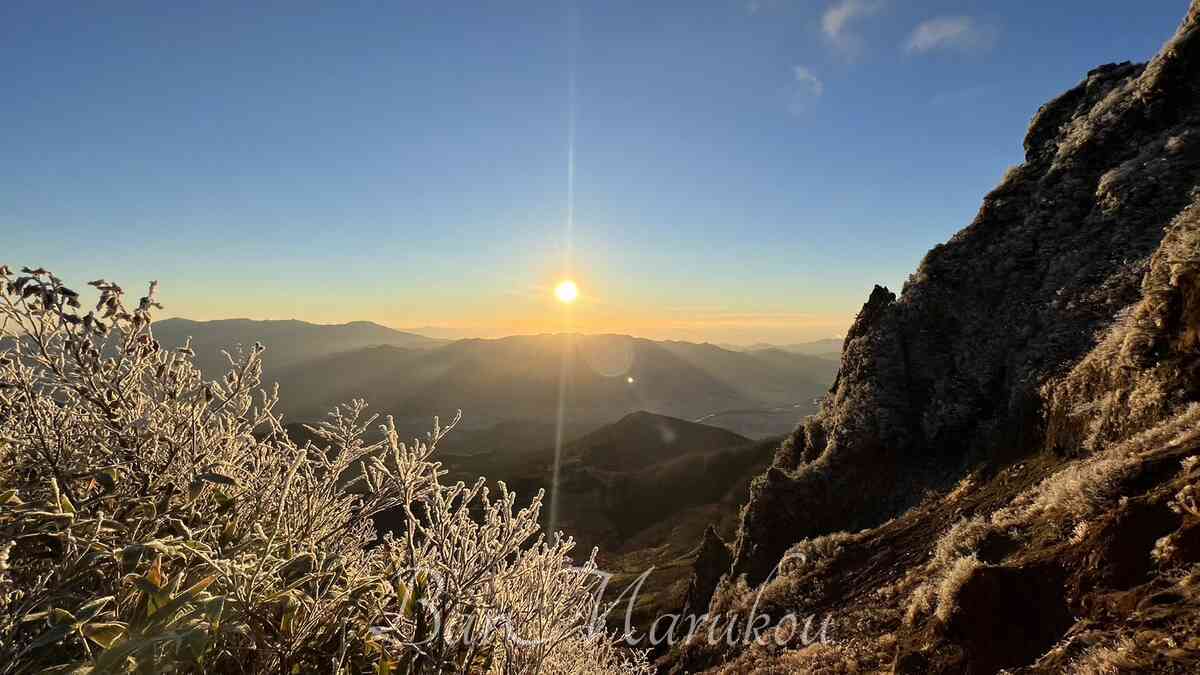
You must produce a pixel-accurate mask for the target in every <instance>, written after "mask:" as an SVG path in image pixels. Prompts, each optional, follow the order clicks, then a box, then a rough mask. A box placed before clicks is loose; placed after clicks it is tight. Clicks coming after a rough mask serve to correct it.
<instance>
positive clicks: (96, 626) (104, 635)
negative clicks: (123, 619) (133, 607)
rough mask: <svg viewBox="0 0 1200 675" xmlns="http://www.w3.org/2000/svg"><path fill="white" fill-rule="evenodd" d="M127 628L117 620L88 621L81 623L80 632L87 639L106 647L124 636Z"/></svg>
mask: <svg viewBox="0 0 1200 675" xmlns="http://www.w3.org/2000/svg"><path fill="white" fill-rule="evenodd" d="M127 628H128V627H127V626H126V625H125V624H123V623H118V622H111V623H88V624H84V625H83V628H81V629H80V632H81V633H83V635H84V637H86V638H87V639H89V640H91V641H92V642H95V643H96V644H98V645H100V646H101V647H104V648H105V649H108V648H110V647H112V646H113V643H115V642H116V641H117V640H120V639H121V638H122V637H124V635H125V631H126V630H127Z"/></svg>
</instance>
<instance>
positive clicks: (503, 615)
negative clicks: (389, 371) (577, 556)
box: [0, 267, 648, 673]
mask: <svg viewBox="0 0 1200 675" xmlns="http://www.w3.org/2000/svg"><path fill="white" fill-rule="evenodd" d="M91 285H92V286H94V287H95V289H96V290H97V291H98V293H99V302H98V303H97V304H96V305H95V309H94V310H93V311H89V312H86V313H85V312H84V311H83V309H82V308H81V304H82V302H81V299H80V296H79V295H78V294H77V293H76V292H75V291H73V290H71V289H69V288H67V287H65V286H64V285H63V284H62V282H61V281H60V280H59V279H58V278H56V277H54V276H53V275H51V274H50V273H48V272H46V271H45V270H41V269H37V270H28V269H26V270H24V271H23V274H22V275H14V274H12V273H11V272H10V271H9V270H8V269H7V268H3V267H0V672H5V673H18V672H43V671H57V672H72V673H89V672H97V673H99V672H236V673H265V672H272V673H298V672H305V673H307V672H331V673H332V672H338V673H341V672H345V673H363V672H375V673H391V672H404V673H425V672H438V673H442V672H457V673H477V672H480V673H482V672H488V673H537V672H541V673H610V672H611V673H618V672H645V671H647V670H648V666H647V664H646V663H645V659H644V656H643V655H641V654H634V653H631V652H626V651H623V650H620V649H618V648H617V647H616V645H615V643H614V640H613V637H612V636H610V635H607V634H605V633H604V631H603V630H602V629H597V627H596V619H595V615H594V614H593V612H594V610H595V609H596V602H597V600H596V592H595V590H596V586H597V584H598V583H599V578H598V576H597V575H595V574H593V572H594V563H593V562H591V561H589V562H587V563H585V564H584V565H583V566H581V567H576V566H573V565H572V563H571V562H570V560H569V558H568V557H567V555H568V553H569V552H570V550H571V548H572V546H573V543H572V542H571V541H570V540H569V539H568V540H562V539H560V538H558V537H554V538H553V539H551V540H546V539H544V538H542V537H541V536H540V535H539V533H538V525H537V522H538V519H537V518H538V509H539V507H540V502H541V500H540V497H539V498H537V499H535V500H534V501H533V504H532V506H530V507H529V508H526V509H523V510H520V511H516V512H514V495H513V494H511V493H509V492H508V491H507V489H505V488H504V486H503V485H500V487H499V494H498V495H492V494H490V493H489V491H488V490H487V488H486V487H485V486H484V484H483V482H482V481H480V482H479V483H477V484H475V485H472V486H466V485H463V484H456V485H445V484H443V483H442V481H441V479H442V476H443V475H444V473H445V472H444V471H443V470H442V469H441V468H440V465H439V464H437V463H436V462H435V461H434V460H433V454H434V451H435V448H436V446H437V443H438V441H439V440H440V439H441V438H442V437H443V436H444V434H445V433H446V432H448V431H449V429H450V428H451V427H452V426H453V425H449V426H448V427H445V428H439V427H438V426H437V424H436V422H435V425H434V431H433V432H432V434H430V436H429V438H428V440H427V441H426V442H420V441H418V442H415V443H413V444H411V445H410V444H406V443H402V442H401V441H400V439H399V437H398V435H397V433H396V430H395V427H394V426H393V425H392V423H391V421H390V420H387V421H386V422H385V423H384V424H382V425H378V426H377V425H375V418H374V417H369V416H368V415H367V414H366V410H365V408H366V406H365V404H364V403H362V402H361V401H354V402H351V403H350V404H348V405H346V406H343V407H341V408H339V409H338V410H336V411H334V412H333V413H331V415H330V417H329V419H328V420H327V421H326V422H325V423H323V424H321V425H318V426H315V427H312V428H310V431H311V432H312V433H313V434H314V435H315V438H316V439H318V440H317V441H316V442H315V443H312V442H310V443H306V444H304V445H298V444H297V443H296V442H294V441H293V440H292V439H291V438H289V436H288V435H287V433H285V430H284V427H283V426H282V423H281V421H280V419H279V418H278V417H277V416H276V415H275V413H274V412H273V410H274V406H275V403H276V400H277V394H276V393H274V392H272V393H267V392H265V391H261V390H260V389H259V377H260V373H261V356H262V352H263V348H262V347H261V346H258V345H256V346H254V347H253V348H252V349H250V350H249V351H245V352H241V353H238V354H235V355H232V356H230V359H229V365H230V367H229V371H228V373H227V374H226V375H225V377H224V378H223V379H222V380H220V381H216V382H206V381H204V380H203V379H202V377H201V375H200V373H199V371H198V370H197V369H196V367H195V366H194V365H193V362H192V357H193V354H192V353H191V350H190V348H188V347H186V346H185V347H183V348H180V349H177V350H168V349H164V348H163V347H162V346H161V345H160V344H158V342H156V341H155V339H154V335H153V332H152V328H151V312H152V311H153V310H154V309H156V308H158V304H157V302H156V301H155V297H154V295H155V287H154V285H151V287H150V292H149V293H148V294H147V296H146V297H144V298H142V299H141V301H140V302H139V303H138V305H137V306H136V307H135V308H127V307H126V306H125V304H124V302H123V299H122V298H123V294H122V290H121V289H120V288H119V287H118V286H116V285H115V284H112V283H108V282H105V281H96V282H92V284H91ZM374 428H378V429H379V430H380V432H381V433H380V434H379V435H378V436H372V435H371V434H370V431H371V430H372V429H374ZM371 439H375V440H371ZM384 511H388V512H391V513H393V514H395V513H399V514H402V517H401V518H400V520H401V521H402V523H403V525H402V528H401V530H400V531H399V532H397V533H395V534H388V535H387V536H384V537H383V538H382V539H379V538H378V537H377V534H376V532H375V529H374V527H373V525H372V516H374V515H376V514H379V513H381V512H384Z"/></svg>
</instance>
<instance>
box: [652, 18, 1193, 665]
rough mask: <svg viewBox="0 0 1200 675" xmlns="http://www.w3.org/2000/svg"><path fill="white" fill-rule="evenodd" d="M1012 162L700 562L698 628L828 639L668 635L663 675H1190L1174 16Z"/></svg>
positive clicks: (1187, 372)
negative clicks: (807, 626) (727, 537)
mask: <svg viewBox="0 0 1200 675" xmlns="http://www.w3.org/2000/svg"><path fill="white" fill-rule="evenodd" d="M1025 150H1026V159H1025V162H1024V163H1023V164H1022V165H1020V166H1018V167H1015V168H1013V169H1011V170H1010V171H1009V173H1008V175H1007V176H1006V177H1005V179H1004V181H1003V182H1002V183H1001V185H1000V186H999V187H998V188H996V189H995V190H994V191H993V192H992V193H991V194H989V195H988V196H987V197H986V198H985V199H984V203H983V206H982V208H981V209H980V211H979V214H978V216H977V217H976V218H975V220H974V222H972V223H971V225H970V226H968V227H967V228H966V229H964V230H962V231H961V232H959V233H958V234H957V235H955V236H954V237H953V238H952V239H951V240H950V241H949V242H947V243H946V244H944V245H940V246H938V247H936V248H934V249H933V250H932V251H930V253H929V254H928V255H927V256H926V258H925V260H924V261H923V262H922V263H921V265H920V267H919V268H918V270H917V271H916V273H915V274H913V276H912V277H911V278H910V279H909V281H908V282H907V283H906V284H905V287H904V289H903V290H902V292H901V294H900V295H899V296H896V295H895V294H894V293H892V292H891V291H889V290H888V289H886V288H881V287H877V288H876V289H875V291H874V292H873V293H872V294H871V297H870V299H869V300H868V301H867V303H866V304H865V305H864V307H863V309H862V311H861V313H860V314H859V316H858V318H857V320H856V322H855V324H854V326H853V328H852V329H851V331H850V332H849V333H848V334H847V336H846V341H845V346H844V351H843V355H842V361H841V369H840V372H839V375H838V378H837V380H836V382H835V384H834V386H833V388H832V390H831V391H830V393H829V394H828V396H827V397H826V399H825V400H824V402H823V404H822V407H821V410H820V412H819V413H818V414H817V415H815V416H813V417H811V418H809V419H807V420H806V421H805V422H804V424H803V425H802V426H801V427H800V428H799V429H798V430H797V431H796V432H795V433H794V434H793V435H792V437H791V438H790V439H789V440H788V441H786V442H785V443H784V444H783V446H782V447H781V448H780V450H779V451H778V453H777V454H776V457H775V460H774V463H773V465H772V467H771V468H770V469H769V470H768V471H767V472H766V474H765V475H764V476H762V477H760V478H759V479H758V480H757V481H756V482H755V484H754V486H753V488H752V494H751V501H750V503H749V505H748V507H747V508H746V510H745V512H744V513H743V517H742V522H741V526H740V528H739V531H738V533H737V536H736V538H735V540H734V541H733V542H732V546H731V547H730V549H729V551H728V552H729V553H730V554H731V557H732V559H731V561H730V563H729V565H728V567H727V573H726V575H725V576H724V578H723V580H722V581H721V582H720V584H719V585H718V587H717V589H716V592H715V594H714V596H713V597H712V599H711V603H710V605H709V609H710V611H711V612H712V613H713V614H717V613H728V612H732V613H733V615H734V616H738V617H741V620H743V621H748V620H749V614H748V612H750V611H751V610H750V606H751V603H753V602H755V598H758V599H759V600H761V602H760V603H759V607H758V609H757V610H754V611H758V612H763V611H765V612H767V613H768V614H769V615H771V616H772V617H773V618H775V619H776V620H778V619H779V618H780V617H781V616H783V615H786V614H789V613H801V614H804V613H814V612H816V613H820V612H833V613H834V614H836V622H837V623H840V624H841V626H842V633H841V635H840V640H839V642H838V644H836V645H815V646H810V647H807V648H804V647H803V645H801V644H799V641H798V640H797V639H794V638H792V639H790V640H789V639H785V640H783V641H782V645H781V646H780V645H776V644H774V643H772V644H771V645H770V646H769V647H766V646H763V645H759V644H742V643H738V644H735V645H728V644H724V643H722V644H712V643H711V641H706V640H693V641H691V642H689V643H688V644H686V645H684V646H683V647H682V648H677V649H676V650H674V651H673V652H672V654H671V655H669V656H667V657H664V659H663V662H662V663H663V667H664V669H673V670H675V671H676V672H689V671H699V670H704V669H706V668H720V669H723V671H724V672H730V673H735V672H736V673H744V672H795V671H805V670H828V671H831V672H839V671H842V672H860V671H862V670H869V669H885V670H890V669H894V670H896V671H897V672H996V671H997V670H998V669H1001V668H1010V669H1011V668H1020V667H1024V668H1028V669H1031V670H1033V671H1037V672H1060V671H1061V670H1062V669H1066V668H1068V667H1070V668H1078V669H1081V670H1083V671H1086V672H1117V671H1116V670H1105V669H1104V668H1107V667H1109V666H1111V667H1113V668H1117V669H1118V670H1119V669H1120V668H1122V667H1128V668H1134V669H1138V668H1145V669H1152V670H1162V671H1175V672H1195V671H1194V670H1192V669H1193V668H1195V667H1196V666H1197V664H1200V661H1198V660H1197V658H1200V637H1198V635H1200V634H1198V633H1197V631H1196V625H1195V624H1196V619H1195V617H1196V616H1197V615H1198V614H1197V613H1196V611H1195V610H1196V608H1197V607H1198V606H1200V604H1198V603H1200V590H1198V589H1196V587H1195V584H1196V583H1197V582H1198V581H1200V571H1198V569H1200V568H1196V567H1195V566H1194V565H1195V564H1196V563H1197V562H1200V557H1198V555H1197V554H1198V548H1200V547H1198V546H1197V544H1196V538H1197V535H1196V532H1197V529H1196V528H1197V516H1198V515H1200V514H1197V513H1196V512H1195V509H1196V506H1195V500H1194V497H1188V496H1187V491H1188V490H1189V489H1193V488H1190V487H1189V486H1191V485H1195V483H1196V482H1197V480H1198V479H1200V471H1197V465H1196V460H1194V459H1189V458H1190V457H1195V455H1196V453H1197V452H1198V447H1197V446H1198V443H1200V440H1198V435H1200V429H1198V426H1197V425H1198V423H1200V408H1197V407H1196V406H1195V403H1194V402H1195V401H1197V400H1198V399H1200V372H1198V368H1200V359H1198V356H1197V346H1198V345H1200V189H1198V186H1200V0H1196V1H1195V2H1193V3H1192V5H1191V7H1190V9H1189V10H1188V13H1187V15H1186V17H1185V20H1184V22H1183V24H1182V25H1181V27H1180V29H1179V31H1178V33H1177V34H1176V36H1175V37H1174V38H1173V39H1172V40H1171V41H1170V42H1169V43H1168V44H1167V45H1166V46H1165V47H1164V48H1163V50H1162V51H1161V52H1160V53H1159V54H1158V55H1157V56H1156V57H1155V58H1154V59H1153V60H1152V61H1151V62H1150V63H1149V64H1145V65H1135V64H1130V63H1123V64H1114V65H1107V66H1102V67H1100V68H1097V69H1095V70H1093V71H1092V72H1090V73H1088V75H1087V78H1086V79H1085V80H1084V81H1083V82H1081V83H1080V84H1079V85H1078V86H1076V87H1074V88H1073V89H1071V90H1070V91H1068V92H1067V93H1065V94H1063V95H1062V96H1060V97H1058V98H1057V99H1055V100H1053V101H1051V102H1050V103H1048V104H1046V105H1045V106H1043V107H1042V109H1041V110H1039V111H1038V113H1037V115H1036V116H1035V117H1034V119H1033V122H1032V124H1031V126H1030V129H1029V132H1028V134H1027V136H1026V139H1025ZM1181 461H1183V463H1182V464H1181ZM1189 499H1191V500H1192V501H1189ZM889 519H891V520H889ZM885 521H886V522H885ZM863 528H870V529H863ZM857 530H861V531H860V532H857V533H856V534H845V533H844V532H843V531H852V532H853V531H857ZM704 548H705V549H706V550H710V551H715V553H713V554H712V555H711V556H710V558H712V559H714V560H719V559H720V558H721V551H719V550H717V549H716V548H715V547H714V546H713V543H712V542H711V541H708V542H706V544H705V547H704ZM785 558H786V559H787V561H786V562H785V563H784V564H783V565H782V567H781V572H780V574H779V575H778V577H776V578H770V575H771V573H772V570H773V569H775V568H776V566H777V565H779V564H780V562H781V560H783V559H785ZM700 571H701V572H703V574H701V575H699V578H698V582H697V585H698V586H699V588H700V591H701V592H699V593H698V595H699V597H693V598H692V599H691V601H692V603H693V604H704V597H703V596H704V595H705V593H703V592H702V591H703V590H705V589H704V588H703V587H704V586H705V585H708V584H707V583H702V582H705V581H708V582H709V583H711V582H710V579H711V576H712V572H711V570H700ZM696 589H697V586H693V592H694V594H695V592H696ZM760 594H761V595H760ZM1189 617H1190V618H1189ZM837 623H835V625H837ZM835 632H836V631H835ZM1114 663H1115V664H1117V665H1116V666H1113V665H1112V664H1114ZM1120 664H1126V665H1125V666H1122V665H1120ZM1087 668H1093V670H1087Z"/></svg>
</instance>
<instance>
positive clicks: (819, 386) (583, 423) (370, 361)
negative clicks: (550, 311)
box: [154, 319, 837, 437]
mask: <svg viewBox="0 0 1200 675" xmlns="http://www.w3.org/2000/svg"><path fill="white" fill-rule="evenodd" d="M154 332H155V336H156V338H157V339H158V340H159V341H160V342H162V343H163V344H164V345H166V346H168V347H174V346H178V345H181V344H183V342H184V341H185V340H187V339H188V337H191V339H192V346H193V348H194V349H195V350H196V352H197V361H198V363H199V364H200V366H201V368H202V370H204V371H205V373H206V375H208V376H210V377H216V376H219V375H220V373H221V371H222V370H223V368H224V367H225V361H224V357H223V356H222V355H221V353H220V351H219V350H220V349H223V348H228V346H230V345H237V344H241V345H247V346H248V345H251V344H253V343H254V342H256V341H257V342H262V343H263V344H264V345H266V346H267V352H266V354H265V356H264V359H265V363H266V366H265V369H266V370H265V372H264V381H265V382H278V383H279V385H280V389H281V391H282V392H283V393H284V396H283V399H282V401H281V411H282V412H283V413H284V414H285V415H286V416H287V417H288V418H290V419H293V420H313V419H318V418H320V417H321V416H323V415H324V413H326V412H327V411H328V410H330V409H331V408H332V407H333V406H334V405H336V404H338V403H342V402H345V401H347V400H349V399H350V398H364V399H366V400H367V401H368V403H370V404H372V406H373V408H374V409H375V411H376V412H381V413H387V414H391V415H393V416H395V418H396V419H397V421H398V423H399V424H400V425H401V426H402V428H403V429H404V430H405V431H406V432H410V433H421V432H423V430H424V429H425V428H427V427H428V425H429V423H430V421H431V419H432V417H433V416H434V415H440V416H441V417H443V418H448V417H451V416H453V414H454V413H455V411H456V410H459V409H461V410H462V411H463V415H464V422H463V427H462V428H463V429H464V430H472V431H476V432H478V431H479V430H481V429H488V428H492V427H494V426H496V425H504V424H509V425H510V428H509V429H508V431H509V432H511V431H512V428H511V425H513V424H521V425H525V426H526V428H527V429H537V428H540V427H542V424H541V423H543V422H546V421H550V422H553V421H554V420H555V419H556V417H557V414H558V406H559V403H560V389H561V392H562V405H563V413H564V421H565V423H566V425H567V426H568V427H569V428H570V429H571V430H572V431H580V432H582V431H586V430H588V429H591V428H596V427H598V426H600V425H602V424H605V423H609V422H611V421H613V420H615V419H618V418H620V417H621V416H622V415H625V414H627V413H630V412H634V411H639V410H647V411H651V412H656V413H661V414H664V415H670V416H674V417H680V418H684V419H701V418H703V419H705V420H706V421H708V422H710V423H713V424H718V425H720V426H723V427H727V428H730V429H733V430H735V431H738V432H740V433H744V434H747V435H750V436H754V437H764V436H770V435H775V434H782V433H786V432H787V431H790V430H791V428H792V427H793V426H795V423H796V420H797V419H799V418H800V417H801V416H803V415H804V414H807V413H810V412H813V411H815V410H816V403H815V401H816V399H818V398H819V397H820V396H822V395H823V394H824V393H825V391H826V390H827V389H828V387H829V384H830V383H831V382H832V381H833V375H834V372H835V371H836V369H837V363H836V362H835V361H832V360H830V359H827V358H821V357H815V356H810V355H805V354H797V353H792V352H787V351H783V350H778V349H759V350H755V351H742V352H735V351H730V350H727V349H723V348H720V347H717V346H715V345H711V344H696V343H688V342H675V341H669V342H656V341H652V340H646V339H642V338H634V337H629V336H624V335H573V334H559V335H523V336H513V337H507V338H500V339H487V340H484V339H468V340H458V341H455V342H449V343H447V342H445V341H441V340H435V339H432V338H426V337H424V336H420V335H416V334H414V333H404V332H401V331H395V330H392V329H389V328H386V327H384V326H380V325H378V324H372V323H368V322H357V323H352V324H344V325H334V326H323V325H317V324H310V323H305V322H301V321H248V320H242V319H235V320H227V321H207V322H197V321H187V320H182V319H169V320H166V321H161V322H158V323H156V324H155V325H154ZM560 381H561V382H560Z"/></svg>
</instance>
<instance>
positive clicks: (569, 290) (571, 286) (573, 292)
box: [554, 279, 579, 305]
mask: <svg viewBox="0 0 1200 675" xmlns="http://www.w3.org/2000/svg"><path fill="white" fill-rule="evenodd" d="M554 297H556V298H558V301H559V302H562V303H565V304H568V305H569V304H571V303H572V302H575V298H578V297H579V287H578V286H576V285H575V282H574V281H571V280H570V279H567V280H566V281H561V282H559V284H558V285H557V286H555V287H554Z"/></svg>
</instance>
